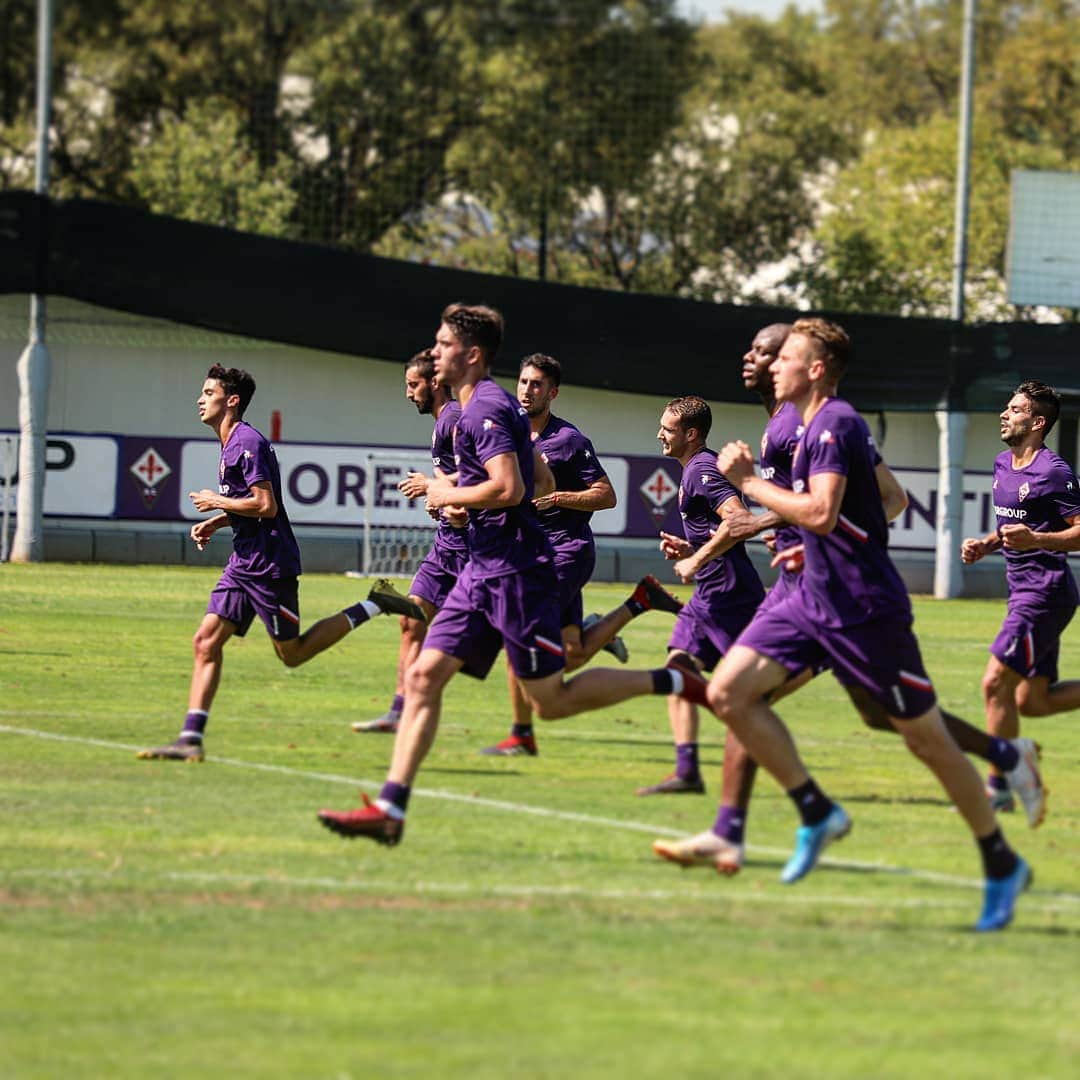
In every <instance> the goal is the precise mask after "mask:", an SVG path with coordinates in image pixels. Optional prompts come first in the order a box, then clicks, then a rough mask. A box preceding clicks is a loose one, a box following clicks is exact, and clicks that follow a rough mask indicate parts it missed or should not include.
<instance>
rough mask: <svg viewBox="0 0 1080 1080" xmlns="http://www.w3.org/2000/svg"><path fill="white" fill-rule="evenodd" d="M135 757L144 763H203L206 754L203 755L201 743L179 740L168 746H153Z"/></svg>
mask: <svg viewBox="0 0 1080 1080" xmlns="http://www.w3.org/2000/svg"><path fill="white" fill-rule="evenodd" d="M135 756H136V757H137V758H141V759H142V760H143V761H150V760H154V761H202V760H203V759H204V758H205V757H206V754H205V753H203V745H202V743H201V742H185V741H183V740H181V739H177V740H176V742H171V743H169V745H168V746H151V747H149V748H148V749H146V750H140V751H139V752H138V753H137V754H136V755H135Z"/></svg>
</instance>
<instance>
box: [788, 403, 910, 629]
mask: <svg viewBox="0 0 1080 1080" xmlns="http://www.w3.org/2000/svg"><path fill="white" fill-rule="evenodd" d="M879 460H880V456H879V455H878V453H877V450H876V449H875V447H874V440H873V437H872V436H871V435H870V429H869V428H868V427H867V426H866V421H865V420H863V418H862V417H861V416H859V414H858V413H857V412H856V411H855V409H854V408H853V407H852V406H851V405H850V404H849V403H848V402H846V401H844V400H843V399H842V398H829V399H828V400H827V401H826V402H825V404H824V405H822V406H821V408H820V409H819V410H818V412H817V414H816V415H815V416H814V417H813V419H811V421H810V423H809V424H807V425H806V430H805V431H804V432H803V436H802V439H801V440H800V441H799V444H798V446H796V448H795V455H794V458H793V460H792V467H791V479H792V490H793V491H795V492H805V491H808V490H809V487H810V478H811V477H812V476H815V475H817V474H819V473H837V474H839V475H841V476H844V477H846V478H847V485H846V487H845V489H844V496H843V499H842V500H841V503H840V515H839V517H838V518H837V522H836V527H835V528H834V529H833V530H832V532H830V533H828V534H826V535H825V536H819V535H818V534H816V533H812V532H810V531H809V530H808V529H800V530H799V531H800V533H801V535H802V541H803V543H804V544H805V545H806V565H805V567H804V569H803V574H802V580H801V581H800V583H799V590H798V591H799V595H800V597H801V598H802V602H803V603H804V604H805V605H806V607H807V608H808V610H809V611H810V613H811V615H812V616H813V618H814V619H815V620H817V621H819V622H820V623H821V624H822V625H824V626H828V627H833V628H838V627H844V626H854V625H856V624H858V623H861V622H866V621H867V620H869V619H894V620H895V619H900V618H903V617H904V616H907V617H910V615H911V600H910V599H909V597H908V594H907V589H906V588H905V587H904V583H903V581H902V580H901V578H900V575H899V574H898V573H897V571H896V567H895V566H893V563H892V560H891V559H890V558H889V553H888V543H889V525H888V522H887V521H886V520H885V511H884V509H883V507H882V505H881V490H880V488H879V487H878V482H877V475H876V473H875V471H874V470H875V465H876V462H877V461H879Z"/></svg>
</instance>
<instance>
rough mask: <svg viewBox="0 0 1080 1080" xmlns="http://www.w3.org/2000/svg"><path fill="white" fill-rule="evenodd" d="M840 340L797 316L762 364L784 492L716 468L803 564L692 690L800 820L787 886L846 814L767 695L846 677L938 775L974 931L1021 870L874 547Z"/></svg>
mask: <svg viewBox="0 0 1080 1080" xmlns="http://www.w3.org/2000/svg"><path fill="white" fill-rule="evenodd" d="M849 348H850V344H849V340H848V336H847V334H846V333H845V331H844V330H843V329H842V328H841V327H839V326H837V325H836V324H834V323H830V322H828V321H826V320H824V319H817V318H813V319H799V320H798V321H797V322H795V324H794V325H793V327H792V331H791V333H790V334H789V335H788V337H787V340H786V341H785V342H784V344H783V346H782V348H781V350H780V354H779V356H778V357H777V359H776V361H775V362H774V363H773V365H772V371H773V377H774V387H775V392H776V398H777V400H778V401H780V402H785V401H789V402H791V403H792V404H793V405H794V406H795V407H796V408H797V409H798V410H799V414H800V416H801V418H802V421H803V424H804V431H803V434H802V437H801V438H800V441H799V443H798V445H797V447H796V449H795V453H794V459H793V464H792V488H791V490H790V491H789V490H786V489H785V488H782V487H780V486H779V485H776V484H774V483H772V482H771V481H769V480H766V479H764V478H762V477H759V476H757V475H756V474H755V472H754V459H753V455H752V454H751V452H750V448H749V447H748V446H747V445H746V444H745V443H742V442H738V443H729V444H728V445H727V446H725V447H724V449H723V450H722V451H721V452H720V457H719V464H720V469H721V471H722V472H723V473H724V475H725V476H726V477H727V478H728V479H729V480H730V481H731V483H732V484H733V485H734V486H735V487H736V488H738V489H739V490H740V491H742V493H743V494H744V495H746V496H748V497H750V498H753V499H756V500H757V501H758V502H760V503H761V504H762V505H763V506H765V507H766V508H767V509H770V510H774V511H776V512H777V513H778V514H780V515H781V516H783V517H784V518H785V519H786V520H788V521H789V522H791V523H792V524H795V525H796V526H798V528H799V531H800V536H801V539H802V542H803V547H804V559H805V562H804V567H803V572H802V576H801V578H800V579H799V581H798V583H797V585H796V588H795V590H794V591H793V592H792V593H791V595H789V596H788V597H786V598H785V599H784V600H782V601H781V602H780V603H778V604H776V605H775V606H774V607H772V608H771V609H770V610H768V611H766V612H764V613H763V614H762V615H760V616H759V617H757V618H755V619H754V621H753V622H752V623H751V625H750V626H749V627H748V628H747V630H746V631H744V632H743V634H742V635H741V636H740V638H739V640H738V642H736V644H735V645H734V646H732V648H731V649H730V650H729V652H728V654H727V656H725V658H724V660H723V661H722V662H721V664H720V667H719V668H718V669H717V671H716V673H715V674H714V675H713V678H712V681H711V682H710V684H709V685H708V688H707V692H706V691H705V688H704V687H703V686H696V687H694V686H691V687H688V689H689V690H690V691H691V692H693V691H694V690H701V691H702V695H701V696H702V697H703V698H705V699H706V700H707V702H708V704H709V705H710V706H711V707H712V708H713V710H714V711H715V712H716V713H717V715H718V716H719V717H720V718H721V719H722V720H724V722H725V723H727V724H728V725H730V726H731V727H732V728H734V730H735V733H736V735H737V736H738V738H739V741H740V742H741V743H742V744H743V745H744V746H745V747H746V749H747V751H748V753H749V754H750V755H751V756H752V757H753V758H754V760H756V761H757V762H758V764H759V765H761V766H762V767H763V768H765V769H766V770H767V771H768V772H769V773H771V774H772V776H773V777H774V778H775V779H776V780H777V781H778V782H779V783H780V785H781V786H782V787H783V788H784V790H785V791H787V793H788V795H789V796H790V797H791V799H792V801H793V802H794V804H795V806H796V808H797V810H798V813H799V816H800V818H801V821H802V824H801V827H800V828H799V830H798V834H797V841H796V847H795V851H794V853H793V854H792V856H791V858H790V859H789V860H788V862H787V864H786V865H785V867H784V870H783V872H782V874H781V880H782V881H784V882H785V883H788V884H791V883H793V882H796V881H798V880H800V879H801V878H802V877H804V876H805V875H806V874H808V873H809V872H810V871H811V870H812V869H813V867H814V865H815V863H816V862H817V860H818V857H819V856H820V854H821V852H822V851H823V850H824V849H825V847H826V846H827V845H828V844H830V843H832V842H833V841H835V840H838V839H840V838H841V837H843V836H846V835H847V833H848V832H849V831H850V829H851V819H850V818H849V817H848V815H847V813H846V811H845V810H844V809H843V807H841V806H840V805H839V804H838V803H835V802H834V801H833V800H831V799H830V798H829V797H828V796H827V795H826V794H825V793H824V792H823V791H822V790H821V789H820V788H819V787H818V785H817V784H816V782H815V781H814V780H813V778H812V777H811V776H810V775H809V773H808V772H807V770H806V768H805V766H804V765H803V763H802V761H801V760H800V758H799V755H798V751H797V750H796V748H795V743H794V741H793V739H792V737H791V735H790V733H789V732H788V730H787V728H786V727H785V726H784V724H783V722H782V721H781V720H780V718H779V717H778V716H777V715H776V713H775V712H773V710H772V708H771V707H770V706H769V704H768V703H767V701H766V697H767V695H768V694H770V693H771V692H772V691H773V690H775V689H776V688H777V687H778V686H780V685H781V684H782V683H783V682H784V681H785V679H787V677H788V675H789V674H790V673H793V672H798V671H801V670H802V669H803V668H807V667H811V668H812V667H814V666H816V665H817V664H818V663H819V662H820V661H821V660H823V659H825V658H827V659H828V660H829V661H830V663H831V666H832V669H833V672H834V674H835V675H836V677H837V678H838V679H839V680H840V682H841V683H842V684H844V685H845V686H850V685H854V686H862V687H864V688H865V690H866V691H867V692H868V693H869V695H870V696H871V697H872V698H873V699H874V700H875V701H877V702H878V703H879V704H880V705H881V706H882V707H883V708H884V709H885V710H886V713H887V715H888V716H889V717H890V719H891V720H892V722H893V724H894V726H895V727H896V728H897V729H898V730H899V731H900V732H901V733H902V734H903V736H904V739H905V741H906V742H907V744H908V747H909V748H910V749H911V751H912V752H913V753H914V754H915V755H916V756H917V757H918V758H919V759H920V760H921V761H923V762H924V763H925V764H926V765H927V767H928V768H929V769H930V770H931V771H932V772H933V773H934V775H935V776H936V777H937V778H938V780H939V782H940V783H941V785H942V787H943V788H944V789H945V791H946V792H947V793H948V795H949V796H950V798H951V800H952V802H953V803H954V804H955V805H956V807H957V809H958V810H959V811H960V813H961V814H962V815H963V817H964V820H965V821H966V822H967V824H968V826H969V827H970V829H971V831H972V833H973V834H974V837H975V839H976V841H977V844H978V847H979V850H980V853H981V856H982V862H983V870H984V874H985V878H986V883H985V891H984V902H983V908H982V913H981V915H980V917H979V920H978V922H977V923H976V926H975V929H976V930H979V931H992V930H1000V929H1003V928H1004V927H1005V926H1007V925H1008V924H1009V922H1010V921H1011V920H1012V917H1013V911H1014V908H1015V905H1016V901H1017V899H1018V897H1019V895H1020V893H1021V892H1022V891H1023V890H1024V889H1025V888H1027V886H1028V885H1029V884H1030V881H1031V877H1032V874H1031V870H1030V868H1029V867H1028V865H1027V863H1026V862H1025V861H1024V860H1023V859H1022V858H1021V857H1020V856H1018V855H1017V854H1016V853H1015V852H1014V851H1013V850H1012V848H1010V847H1009V845H1008V843H1007V842H1006V841H1005V838H1004V837H1003V835H1002V833H1001V830H1000V829H999V827H998V825H997V822H996V820H995V818H994V813H993V810H992V809H991V808H990V805H989V803H988V802H987V800H986V798H985V795H984V794H983V790H982V783H981V781H980V779H979V776H978V773H977V772H976V770H975V769H974V767H973V766H972V765H971V763H970V762H969V761H968V760H967V758H966V757H964V755H963V753H962V752H961V750H960V748H959V747H958V746H957V745H956V743H955V741H954V740H953V739H952V738H951V737H950V736H949V734H948V732H947V730H946V729H945V726H944V724H943V722H942V719H941V713H940V712H939V710H938V708H937V705H936V702H935V696H934V690H933V685H932V684H931V682H930V680H929V678H928V677H927V675H926V672H925V669H924V667H923V664H922V659H921V657H920V655H919V647H918V642H917V641H916V638H915V635H914V634H913V632H912V629H911V624H912V612H911V602H910V599H909V597H908V595H907V590H906V589H905V588H904V584H903V582H902V580H901V579H900V575H899V574H898V573H897V571H896V568H895V567H894V566H893V564H892V561H891V560H890V558H889V555H888V551H887V535H888V533H887V530H888V526H887V523H886V520H885V513H884V510H883V508H882V503H881V497H880V490H879V488H878V482H877V477H876V475H875V469H874V453H875V452H874V449H873V439H872V438H871V436H870V432H869V430H868V429H867V427H866V423H865V421H863V419H862V418H861V417H860V416H859V414H858V413H857V412H856V411H855V410H854V409H853V408H852V407H851V405H850V404H848V403H847V402H846V401H844V400H843V399H841V398H838V397H836V396H835V395H836V388H837V384H838V382H839V380H840V377H841V375H842V374H843V371H844V368H845V365H846V362H847V356H848V351H849Z"/></svg>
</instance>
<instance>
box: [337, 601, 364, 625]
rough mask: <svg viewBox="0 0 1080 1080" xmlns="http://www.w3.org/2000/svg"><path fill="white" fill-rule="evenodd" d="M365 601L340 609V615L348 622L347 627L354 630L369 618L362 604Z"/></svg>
mask: <svg viewBox="0 0 1080 1080" xmlns="http://www.w3.org/2000/svg"><path fill="white" fill-rule="evenodd" d="M366 602H367V601H365V600H361V601H360V602H359V603H356V604H350V605H349V606H348V607H347V608H342V610H341V614H342V615H344V616H345V618H346V619H348V620H349V626H351V627H352V628H353V629H354V630H355V629H356V628H357V627H358V626H359V625H360V624H361V623H366V622H367V621H368V619H370V618H371V616H370V615H369V614H368V611H367V608H365V607H364V604H365V603H366Z"/></svg>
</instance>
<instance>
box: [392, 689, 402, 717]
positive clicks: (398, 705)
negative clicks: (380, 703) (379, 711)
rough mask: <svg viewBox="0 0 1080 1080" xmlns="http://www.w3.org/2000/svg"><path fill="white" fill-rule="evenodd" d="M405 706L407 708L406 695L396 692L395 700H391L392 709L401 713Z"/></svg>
mask: <svg viewBox="0 0 1080 1080" xmlns="http://www.w3.org/2000/svg"><path fill="white" fill-rule="evenodd" d="M403 708H405V695H404V694H395V695H394V700H393V701H392V702H390V711H391V712H397V713H399V712H401V710H402V709H403Z"/></svg>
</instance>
